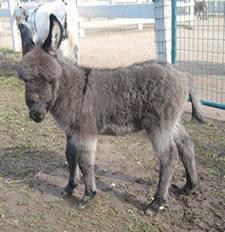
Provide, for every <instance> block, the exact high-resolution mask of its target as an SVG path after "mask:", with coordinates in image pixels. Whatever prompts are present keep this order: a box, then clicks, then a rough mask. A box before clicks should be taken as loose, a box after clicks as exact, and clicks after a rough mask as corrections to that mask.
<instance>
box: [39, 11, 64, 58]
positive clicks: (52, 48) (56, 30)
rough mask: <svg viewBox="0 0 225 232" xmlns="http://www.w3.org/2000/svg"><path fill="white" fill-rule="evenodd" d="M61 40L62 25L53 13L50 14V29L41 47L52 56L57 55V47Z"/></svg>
mask: <svg viewBox="0 0 225 232" xmlns="http://www.w3.org/2000/svg"><path fill="white" fill-rule="evenodd" d="M61 42H62V26H61V24H60V22H59V21H58V19H57V18H56V16H55V15H53V14H51V15H50V29H49V34H48V37H47V39H46V40H45V42H44V44H43V45H42V47H43V49H44V50H45V51H46V52H47V53H49V54H50V55H52V56H56V55H57V49H58V48H59V46H60V44H61Z"/></svg>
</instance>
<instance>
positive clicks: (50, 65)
mask: <svg viewBox="0 0 225 232" xmlns="http://www.w3.org/2000/svg"><path fill="white" fill-rule="evenodd" d="M50 18H51V28H50V34H49V36H48V39H47V40H46V41H45V43H44V45H43V46H39V45H36V46H34V45H33V44H31V46H30V51H29V52H28V51H26V52H25V56H24V57H23V59H22V61H21V62H20V64H19V66H18V76H19V78H20V79H22V80H24V82H25V87H26V103H27V105H28V107H29V110H30V117H31V118H32V119H33V120H34V121H36V122H41V121H42V120H43V119H44V117H45V114H46V113H47V112H48V111H50V113H51V114H52V116H53V117H54V118H55V120H56V121H57V123H58V125H59V126H60V127H61V128H62V129H63V130H64V132H65V134H66V137H67V148H66V157H67V160H68V164H69V169H70V177H69V182H68V184H67V186H66V188H65V191H66V192H67V193H68V194H72V192H73V189H74V188H75V187H76V186H77V184H78V183H77V181H76V179H75V180H74V172H76V170H77V169H78V166H79V168H80V169H81V172H82V174H83V177H84V184H85V193H84V197H83V201H84V202H86V201H88V200H89V199H90V198H92V197H93V196H94V195H95V193H96V185H95V177H94V160H95V152H96V144H97V135H98V134H105V135H106V134H107V135H121V134H124V133H129V132H134V131H138V130H142V129H144V130H146V132H147V135H148V137H149V138H150V140H151V142H152V144H153V147H154V150H155V153H156V155H157V157H158V158H159V163H160V175H159V184H158V188H157V191H156V194H155V198H154V200H153V202H152V203H151V205H150V206H149V208H150V209H158V207H159V206H160V205H161V204H163V203H164V202H165V201H166V198H167V195H168V187H169V184H170V180H171V177H172V174H173V172H174V169H175V167H176V163H177V160H178V157H180V158H181V160H182V162H183V164H184V168H185V171H186V175H187V177H186V184H185V186H184V188H183V189H182V192H183V193H190V192H191V190H192V189H193V188H194V187H195V186H196V185H197V183H198V178H197V173H196V168H195V159H194V146H193V143H192V141H191V139H190V137H189V135H188V134H187V132H185V129H184V127H183V125H182V122H181V115H182V113H183V111H184V107H185V104H186V102H187V98H188V95H189V94H190V95H191V98H192V100H193V102H192V104H193V109H194V114H193V116H194V117H195V118H196V119H197V120H199V121H202V115H201V106H200V102H199V99H198V97H197V95H196V92H195V90H194V86H193V84H192V80H191V78H190V77H189V76H187V75H186V74H184V73H183V72H181V71H179V70H177V69H176V68H175V67H173V66H172V65H170V64H167V63H163V62H158V61H155V60H153V61H146V62H143V63H137V64H133V65H131V66H129V67H121V68H116V69H92V68H87V67H81V66H72V65H70V64H69V63H67V61H66V60H63V59H59V58H57V56H56V55H54V54H56V52H55V53H54V52H53V51H56V50H57V48H58V47H59V46H60V38H61V37H62V30H61V29H60V28H61V27H60V24H59V23H58V21H57V19H56V18H55V17H54V16H51V17H50ZM27 30H28V29H27ZM27 34H28V35H29V33H24V32H23V31H21V37H22V41H23V40H27V43H29V39H28V38H26V37H27ZM52 41H53V42H52ZM23 42H24V41H23ZM51 54H53V55H51Z"/></svg>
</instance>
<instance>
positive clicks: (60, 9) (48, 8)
mask: <svg viewBox="0 0 225 232" xmlns="http://www.w3.org/2000/svg"><path fill="white" fill-rule="evenodd" d="M19 8H20V12H21V14H22V16H23V21H24V22H23V24H25V25H26V26H27V27H28V28H29V29H30V30H31V32H32V34H33V40H34V42H35V43H43V42H44V41H45V40H46V38H47V37H48V34H49V26H50V21H49V16H50V14H54V15H55V16H56V17H57V19H58V20H59V22H60V23H61V25H62V28H63V42H62V43H61V46H60V49H59V51H58V52H59V54H60V55H62V56H64V57H66V58H68V59H69V60H71V61H72V62H73V63H79V61H80V60H79V59H80V53H79V45H78V11H77V5H76V4H72V3H70V2H68V3H67V2H65V1H64V0H57V1H55V2H47V3H44V4H42V5H39V6H37V7H35V8H33V9H31V10H30V11H29V13H27V12H26V10H25V9H24V8H23V7H22V6H19ZM71 11H72V12H71Z"/></svg>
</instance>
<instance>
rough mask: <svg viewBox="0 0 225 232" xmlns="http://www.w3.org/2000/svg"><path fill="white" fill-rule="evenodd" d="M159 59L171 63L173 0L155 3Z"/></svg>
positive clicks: (161, 0)
mask: <svg viewBox="0 0 225 232" xmlns="http://www.w3.org/2000/svg"><path fill="white" fill-rule="evenodd" d="M154 15H155V34H156V48H157V59H158V60H161V61H166V62H169V63H171V0H157V1H155V2H154Z"/></svg>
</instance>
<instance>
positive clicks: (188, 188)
mask: <svg viewBox="0 0 225 232" xmlns="http://www.w3.org/2000/svg"><path fill="white" fill-rule="evenodd" d="M196 186H198V184H192V185H190V184H185V185H184V187H183V188H182V189H181V190H180V192H179V195H190V194H191V193H192V192H193V189H195V188H196Z"/></svg>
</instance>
